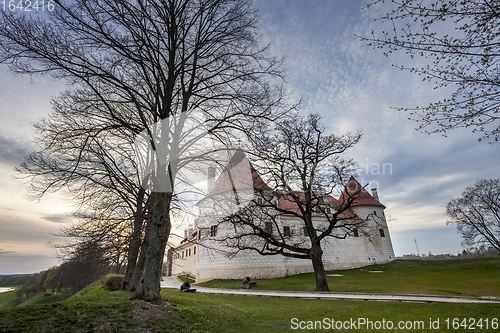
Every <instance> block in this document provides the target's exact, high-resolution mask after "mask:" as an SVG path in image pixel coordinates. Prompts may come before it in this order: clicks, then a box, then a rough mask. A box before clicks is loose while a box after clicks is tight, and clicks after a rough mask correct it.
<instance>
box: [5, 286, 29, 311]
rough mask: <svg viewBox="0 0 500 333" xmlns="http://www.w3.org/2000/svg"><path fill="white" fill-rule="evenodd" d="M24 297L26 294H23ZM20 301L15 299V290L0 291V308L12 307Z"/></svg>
mask: <svg viewBox="0 0 500 333" xmlns="http://www.w3.org/2000/svg"><path fill="white" fill-rule="evenodd" d="M24 299H26V296H24ZM20 302H21V301H19V302H18V301H17V296H16V291H15V290H12V291H6V292H3V293H0V310H3V309H8V308H11V307H14V306H16V305H17V304H19V303H20Z"/></svg>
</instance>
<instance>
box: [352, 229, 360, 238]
mask: <svg viewBox="0 0 500 333" xmlns="http://www.w3.org/2000/svg"><path fill="white" fill-rule="evenodd" d="M353 234H354V237H359V231H358V228H354V230H353Z"/></svg>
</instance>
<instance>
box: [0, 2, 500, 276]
mask: <svg viewBox="0 0 500 333" xmlns="http://www.w3.org/2000/svg"><path fill="white" fill-rule="evenodd" d="M255 3H256V5H257V6H258V7H260V8H261V12H260V13H261V20H262V26H261V34H262V42H263V43H266V42H270V43H271V44H272V53H273V54H275V55H282V56H286V57H287V62H286V66H287V68H288V76H289V79H288V88H289V89H290V91H293V93H294V96H295V98H298V97H299V96H303V98H304V99H305V101H306V102H305V106H306V107H305V109H306V111H307V112H310V113H315V112H319V113H321V114H322V115H323V117H324V121H325V125H326V126H328V128H329V129H330V130H331V131H332V132H333V133H337V134H341V133H343V132H346V131H358V130H359V131H362V133H363V139H362V140H361V142H360V143H359V144H358V145H357V146H356V147H355V148H353V149H352V150H351V151H350V152H349V153H348V155H349V156H350V157H353V158H354V159H355V160H356V161H358V163H360V164H361V166H362V167H363V170H365V171H364V172H363V173H362V174H361V175H360V176H359V178H358V180H360V182H362V183H363V184H366V183H368V182H371V184H372V185H376V186H377V187H378V191H379V196H380V200H381V202H382V203H383V204H385V205H386V206H387V209H386V216H390V217H391V220H390V222H389V228H390V233H391V237H392V241H393V245H394V250H395V253H396V255H402V254H405V253H415V252H416V248H415V243H414V239H416V240H417V242H418V246H419V249H420V252H421V253H428V252H429V251H431V252H433V253H457V252H459V251H461V250H462V247H461V245H460V238H459V236H458V235H457V233H456V228H455V227H452V226H447V225H446V220H447V218H446V215H445V206H446V203H447V202H448V201H449V200H450V199H452V198H453V197H457V196H459V195H460V194H461V192H462V191H463V190H464V189H465V187H466V186H467V185H470V184H472V183H473V182H474V181H475V180H476V179H479V178H496V177H498V165H499V162H500V154H499V149H500V145H499V144H496V145H489V144H487V143H485V142H478V141H477V138H478V136H479V135H478V134H473V133H470V131H469V130H464V129H460V130H456V131H454V132H451V133H449V135H448V136H447V137H443V136H440V135H436V134H435V135H431V136H429V135H427V134H423V133H420V132H418V131H415V130H414V128H415V127H416V124H415V123H414V122H412V121H409V120H408V114H406V113H404V112H398V111H396V110H395V109H393V108H391V107H400V106H406V107H413V106H416V105H426V104H428V103H429V102H431V101H436V100H438V99H442V98H444V97H447V96H448V95H449V93H450V90H439V89H438V90H434V89H433V86H432V85H431V84H429V83H426V82H422V81H421V78H420V77H419V76H417V75H415V74H412V73H408V72H404V71H400V70H398V69H396V68H394V67H392V66H391V64H398V65H411V66H418V65H423V64H425V60H423V59H414V60H411V59H409V58H408V57H407V56H406V55H405V54H404V53H401V54H395V55H393V56H391V57H389V58H386V57H385V56H383V54H382V52H381V51H380V50H374V49H372V48H371V47H370V46H367V45H366V44H365V43H363V42H361V41H360V40H359V39H358V38H357V37H355V34H357V35H364V36H367V35H369V34H370V32H371V30H372V29H373V28H380V26H379V24H381V23H378V22H373V19H374V18H376V17H379V16H381V14H382V13H383V12H384V11H383V9H382V8H373V9H372V8H370V9H368V10H366V9H361V8H362V7H363V6H364V4H365V2H364V1H351V0H336V1H328V0H311V1H302V0H286V1H285V0H282V1H276V0H272V1H269V0H258V1H256V2H255ZM63 89H65V87H64V84H63V82H53V81H51V80H50V78H49V77H35V78H33V81H31V80H30V78H28V77H20V76H13V75H12V74H10V73H9V71H8V69H7V67H6V66H0V96H1V101H2V103H1V104H0V117H1V119H2V121H1V122H0V230H1V232H0V274H13V273H31V272H36V271H40V270H43V269H47V268H49V267H50V266H53V265H55V264H57V260H56V259H55V258H54V254H55V251H54V249H52V248H50V247H49V246H47V243H48V242H49V241H61V240H60V239H59V240H58V238H57V237H56V236H54V234H55V233H57V232H58V230H59V227H60V226H61V225H63V224H64V223H67V221H68V216H69V215H70V214H71V211H72V208H71V206H70V204H69V203H67V202H65V201H64V197H63V196H64V194H50V195H48V196H47V197H45V198H42V200H41V201H40V202H33V201H29V200H27V199H26V195H27V192H26V191H27V186H26V185H23V184H22V182H20V181H19V180H16V179H15V176H16V173H15V172H14V167H15V166H16V165H18V164H19V163H20V162H21V161H22V157H23V156H24V155H25V154H26V153H28V152H30V151H33V150H34V149H35V146H34V144H33V143H32V139H33V130H32V128H31V123H33V122H34V121H36V120H37V119H40V118H41V117H44V116H46V115H47V114H48V112H49V111H50V108H51V106H50V99H51V98H52V97H55V96H57V95H58V94H59V93H60V92H61V91H62V90H63ZM383 165H385V166H386V168H385V169H383V168H382V167H383ZM384 170H385V172H383V171H384ZM366 171H368V172H366Z"/></svg>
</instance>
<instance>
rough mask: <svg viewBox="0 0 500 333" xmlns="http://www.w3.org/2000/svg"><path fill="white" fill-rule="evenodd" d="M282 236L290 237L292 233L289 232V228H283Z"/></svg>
mask: <svg viewBox="0 0 500 333" xmlns="http://www.w3.org/2000/svg"><path fill="white" fill-rule="evenodd" d="M283 235H285V236H291V235H292V233H291V232H290V227H289V226H284V227H283Z"/></svg>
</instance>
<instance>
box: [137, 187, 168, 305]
mask: <svg viewBox="0 0 500 333" xmlns="http://www.w3.org/2000/svg"><path fill="white" fill-rule="evenodd" d="M151 195H152V196H153V201H152V203H153V207H152V212H151V213H152V214H151V215H152V216H151V221H149V224H150V225H149V230H148V236H149V237H148V244H147V247H146V249H145V250H146V251H145V252H146V253H145V255H146V258H145V261H144V269H143V271H142V275H141V278H140V281H139V285H138V286H137V288H136V290H135V294H134V298H138V299H142V300H145V301H148V302H154V301H157V300H160V299H161V297H160V277H161V271H162V266H163V257H164V256H165V248H166V246H167V240H168V236H169V234H170V228H171V223H170V216H169V210H170V209H169V208H170V201H171V200H172V193H171V192H153V193H151Z"/></svg>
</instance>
